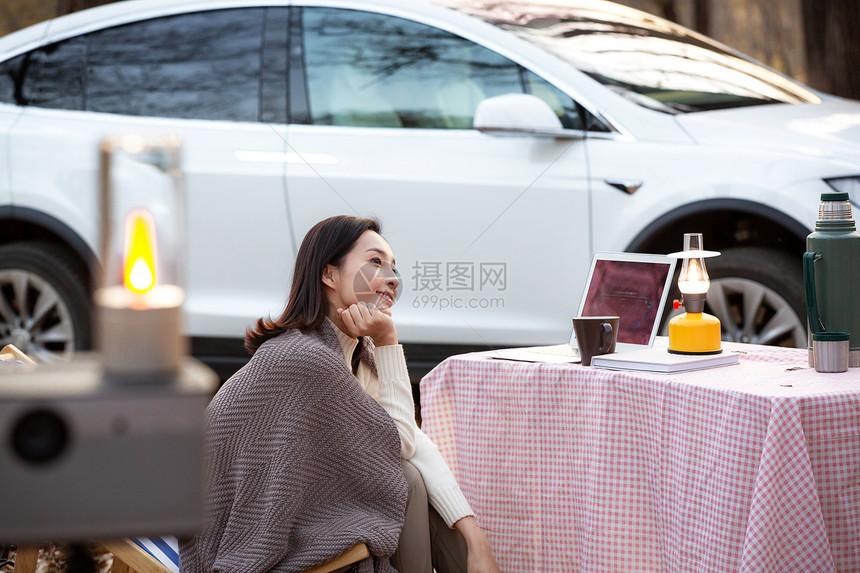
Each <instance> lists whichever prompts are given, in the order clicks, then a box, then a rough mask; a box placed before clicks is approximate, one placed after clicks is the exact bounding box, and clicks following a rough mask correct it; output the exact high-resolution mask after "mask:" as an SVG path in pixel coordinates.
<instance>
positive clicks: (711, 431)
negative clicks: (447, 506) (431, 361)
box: [421, 340, 860, 573]
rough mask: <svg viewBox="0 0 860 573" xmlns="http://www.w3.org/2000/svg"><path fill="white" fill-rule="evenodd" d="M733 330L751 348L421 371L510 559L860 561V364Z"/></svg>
mask: <svg viewBox="0 0 860 573" xmlns="http://www.w3.org/2000/svg"><path fill="white" fill-rule="evenodd" d="M663 343H664V344H665V340H664V341H663ZM724 347H725V348H727V349H734V350H740V351H742V352H744V354H743V355H742V356H741V360H740V364H737V365H732V366H725V367H721V368H714V369H709V370H700V371H692V372H685V373H678V374H654V373H645V372H629V371H612V370H606V369H601V368H591V367H583V366H580V365H572V364H531V363H521V362H512V361H505V360H495V359H492V358H489V357H488V356H489V354H490V353H474V354H467V355H461V356H455V357H452V358H449V359H447V360H446V361H444V362H443V363H441V364H440V365H439V366H437V367H436V368H435V369H434V370H433V371H431V372H430V373H429V374H428V375H427V376H426V377H425V378H424V379H423V380H422V382H421V403H422V418H423V424H422V428H423V429H424V431H425V432H426V433H427V434H428V435H429V436H430V437H431V439H433V441H434V442H435V443H436V444H437V445H438V446H439V448H440V450H441V452H442V454H443V456H444V457H445V459H446V460H447V461H448V463H449V464H450V466H451V468H452V470H453V471H454V473H455V475H456V476H457V478H458V480H459V483H460V485H461V487H462V489H463V492H464V493H465V495H466V497H467V499H468V500H469V502H470V503H471V504H472V507H473V508H474V510H475V511H476V513H477V514H478V520H479V522H480V523H481V524H482V526H483V527H484V529H485V530H486V532H487V534H488V536H489V538H490V541H491V543H492V544H493V550H494V552H495V554H496V557H497V559H498V561H499V565H500V566H501V568H502V570H503V571H505V572H513V571H523V572H534V571H553V572H560V573H561V572H564V573H570V572H572V571H587V572H591V571H613V572H615V571H630V572H636V573H642V572H647V571H664V572H672V573H674V572H683V571H697V572H699V571H714V572H720V573H723V572H728V571H744V572H747V571H749V572H765V571H772V572H775V573H783V572H813V571H814V572H819V571H820V572H830V571H840V572H858V571H860V369H852V370H849V372H847V373H842V374H822V373H817V372H815V371H814V370H812V369H810V368H809V367H808V365H807V361H806V360H807V354H806V351H805V350H796V349H782V348H773V347H764V346H756V345H740V344H731V343H725V344H724Z"/></svg>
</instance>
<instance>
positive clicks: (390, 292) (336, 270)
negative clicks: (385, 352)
mask: <svg viewBox="0 0 860 573" xmlns="http://www.w3.org/2000/svg"><path fill="white" fill-rule="evenodd" d="M322 280H323V284H324V285H325V286H326V298H327V299H328V302H329V316H330V317H331V316H332V314H335V315H336V313H337V309H338V308H343V309H345V308H348V307H349V306H350V305H353V304H355V303H357V302H365V303H367V304H373V305H375V306H376V307H378V308H380V309H382V310H388V309H390V308H391V305H393V304H394V301H395V300H396V299H397V289H398V287H399V286H400V279H399V278H398V277H397V271H396V270H395V267H394V254H393V253H392V252H391V247H390V246H389V245H388V243H387V242H385V239H383V238H382V237H381V236H380V235H379V234H378V233H375V232H374V231H365V232H364V233H362V235H361V236H360V237H359V238H358V240H357V241H356V242H355V245H353V247H352V249H351V250H350V251H349V252H348V253H347V254H346V255H344V257H343V260H341V263H340V266H339V267H335V266H334V265H327V266H326V268H325V269H324V271H323V277H322Z"/></svg>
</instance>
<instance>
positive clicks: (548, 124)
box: [472, 94, 582, 139]
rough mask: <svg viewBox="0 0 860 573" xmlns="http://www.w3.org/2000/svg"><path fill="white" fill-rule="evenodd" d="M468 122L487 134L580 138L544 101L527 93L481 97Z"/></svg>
mask: <svg viewBox="0 0 860 573" xmlns="http://www.w3.org/2000/svg"><path fill="white" fill-rule="evenodd" d="M472 126H473V127H474V128H475V129H477V130H478V131H480V132H481V133H489V134H510V135H514V134H520V135H535V136H540V137H554V138H558V139H582V134H581V133H580V132H577V131H574V130H568V129H564V127H563V126H562V125H561V120H560V119H558V116H557V115H556V114H555V112H554V111H552V108H551V107H549V105H548V104H547V103H546V102H545V101H543V100H542V99H540V98H539V97H536V96H533V95H527V94H506V95H500V96H496V97H491V98H487V99H485V100H483V101H481V103H479V104H478V108H477V109H476V110H475V119H474V121H473V122H472Z"/></svg>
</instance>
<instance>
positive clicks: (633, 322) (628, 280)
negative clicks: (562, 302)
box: [580, 259, 674, 345]
mask: <svg viewBox="0 0 860 573" xmlns="http://www.w3.org/2000/svg"><path fill="white" fill-rule="evenodd" d="M673 267H674V265H673V264H672V263H671V262H666V263H653V262H637V261H615V260H605V259H597V260H596V261H595V262H594V269H593V271H592V275H591V280H590V281H589V283H588V292H587V294H586V298H585V303H584V304H583V306H582V309H581V312H580V314H581V315H582V316H605V315H614V316H620V317H621V321H620V323H619V325H618V342H619V343H626V344H644V345H648V344H650V342H651V332H652V331H653V330H654V323H655V321H659V320H660V318H661V317H660V316H659V314H660V311H661V309H662V306H663V304H662V303H663V289H664V288H666V286H667V284H668V280H667V274H668V273H670V272H672V270H673Z"/></svg>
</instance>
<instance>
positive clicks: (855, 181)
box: [824, 175, 860, 206]
mask: <svg viewBox="0 0 860 573" xmlns="http://www.w3.org/2000/svg"><path fill="white" fill-rule="evenodd" d="M824 182H825V183H827V184H828V185H829V186H830V188H831V189H833V190H834V191H841V192H842V193H848V197H849V198H850V199H851V202H852V203H854V204H855V205H857V206H860V175H856V176H854V177H836V178H834V179H825V180H824Z"/></svg>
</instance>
